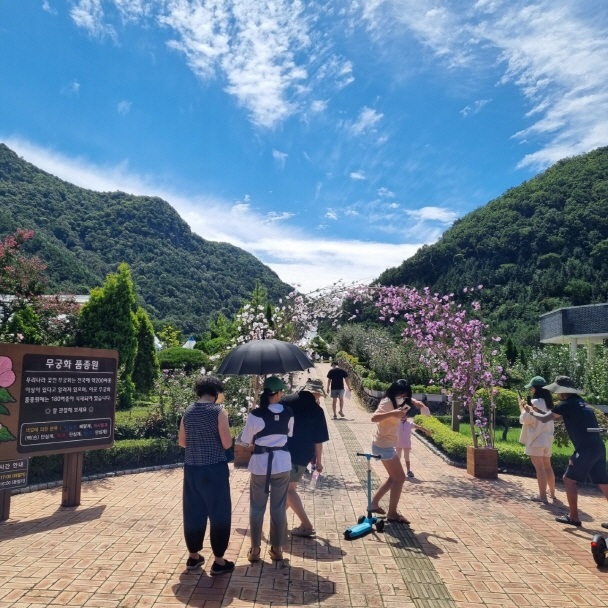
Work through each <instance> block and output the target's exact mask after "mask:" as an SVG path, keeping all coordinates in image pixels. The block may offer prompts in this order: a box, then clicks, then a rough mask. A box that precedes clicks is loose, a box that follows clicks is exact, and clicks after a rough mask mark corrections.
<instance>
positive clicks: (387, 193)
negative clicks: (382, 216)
mask: <svg viewBox="0 0 608 608" xmlns="http://www.w3.org/2000/svg"><path fill="white" fill-rule="evenodd" d="M376 194H377V195H378V196H379V197H380V198H395V193H394V192H393V191H392V190H389V189H388V188H385V187H384V186H383V187H382V188H378V191H377V192H376Z"/></svg>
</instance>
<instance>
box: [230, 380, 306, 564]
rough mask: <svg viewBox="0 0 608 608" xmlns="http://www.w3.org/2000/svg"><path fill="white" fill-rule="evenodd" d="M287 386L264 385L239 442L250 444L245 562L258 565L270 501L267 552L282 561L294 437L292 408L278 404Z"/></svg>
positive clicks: (274, 382) (278, 383)
mask: <svg viewBox="0 0 608 608" xmlns="http://www.w3.org/2000/svg"><path fill="white" fill-rule="evenodd" d="M286 388H287V386H286V384H285V383H284V382H283V381H282V380H281V379H280V378H278V377H276V376H270V377H269V378H266V380H265V381H264V386H263V391H262V394H261V395H260V407H258V408H256V409H254V410H253V411H251V412H250V413H249V416H247V422H246V423H245V428H244V429H243V433H242V435H241V440H242V441H243V442H244V443H247V444H253V445H254V447H253V454H252V455H251V459H250V461H249V467H248V469H249V472H250V473H251V478H250V481H249V505H250V511H249V529H250V535H251V548H250V549H249V553H248V554H247V559H248V560H249V561H250V562H252V563H254V562H258V561H260V553H261V545H262V526H263V524H264V514H265V513H266V505H267V504H268V498H269V497H270V534H269V537H268V538H269V540H270V550H269V555H270V558H271V559H272V560H276V561H278V560H282V559H283V545H284V544H285V543H286V542H287V488H288V486H289V476H290V473H291V456H290V454H289V452H288V450H287V439H288V437H291V436H292V434H293V428H294V419H293V413H292V411H291V408H289V407H286V406H284V405H283V404H282V403H281V399H282V397H283V393H284V391H285V389H286Z"/></svg>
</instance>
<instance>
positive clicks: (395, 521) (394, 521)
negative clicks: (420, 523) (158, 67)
mask: <svg viewBox="0 0 608 608" xmlns="http://www.w3.org/2000/svg"><path fill="white" fill-rule="evenodd" d="M386 521H388V522H390V523H391V524H405V525H406V526H409V525H410V522H409V520H407V519H406V518H405V517H403V515H400V514H397V517H387V518H386Z"/></svg>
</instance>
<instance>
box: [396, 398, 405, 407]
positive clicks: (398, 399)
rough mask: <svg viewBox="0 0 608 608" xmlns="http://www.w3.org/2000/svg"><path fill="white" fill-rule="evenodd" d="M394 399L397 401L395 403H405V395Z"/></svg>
mask: <svg viewBox="0 0 608 608" xmlns="http://www.w3.org/2000/svg"><path fill="white" fill-rule="evenodd" d="M395 401H396V402H397V405H403V404H404V403H405V397H398V398H397V399H395Z"/></svg>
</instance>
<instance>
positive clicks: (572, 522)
mask: <svg viewBox="0 0 608 608" xmlns="http://www.w3.org/2000/svg"><path fill="white" fill-rule="evenodd" d="M555 521H557V522H559V523H560V524H568V525H569V526H576V527H577V528H580V527H581V525H582V523H581V522H580V521H577V520H576V519H572V518H571V517H570V514H568V515H560V516H559V517H556V518H555Z"/></svg>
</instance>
